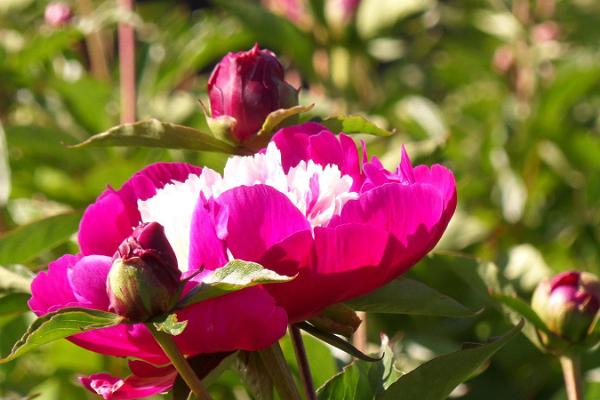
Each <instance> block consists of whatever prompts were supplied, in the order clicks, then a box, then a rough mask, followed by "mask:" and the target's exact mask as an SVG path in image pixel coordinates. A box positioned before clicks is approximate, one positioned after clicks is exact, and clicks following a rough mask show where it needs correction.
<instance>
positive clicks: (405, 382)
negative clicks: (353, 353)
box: [376, 321, 523, 400]
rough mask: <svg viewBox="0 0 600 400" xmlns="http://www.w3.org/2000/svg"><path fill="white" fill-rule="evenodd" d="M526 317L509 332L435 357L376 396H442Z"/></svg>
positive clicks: (387, 399) (437, 399) (431, 399)
mask: <svg viewBox="0 0 600 400" xmlns="http://www.w3.org/2000/svg"><path fill="white" fill-rule="evenodd" d="M522 327H523V321H521V322H520V323H519V324H518V325H517V326H515V327H514V328H513V329H511V330H510V331H509V332H508V333H507V334H506V335H504V336H502V337H500V338H497V339H495V340H491V341H489V342H487V343H484V344H480V345H477V346H474V347H469V348H468V349H465V350H460V351H456V352H454V353H450V354H446V355H443V356H440V357H436V358H434V359H433V360H431V361H428V362H426V363H425V364H423V365H421V366H419V367H418V368H416V369H414V370H413V371H411V372H409V373H407V374H405V375H403V376H402V377H401V378H400V379H398V380H397V381H396V382H394V383H393V384H392V385H390V387H389V388H388V389H387V390H386V391H385V392H384V393H382V394H381V395H379V396H377V397H376V398H377V400H412V399H414V400H443V399H446V398H448V395H450V393H451V392H452V391H453V390H454V388H455V387H456V386H458V385H459V384H460V383H462V382H464V381H466V380H467V379H469V377H470V376H471V375H472V374H473V373H474V372H475V371H476V370H477V369H479V367H480V366H481V365H482V364H483V363H485V362H486V361H487V360H488V359H489V358H490V357H492V356H493V355H494V354H495V353H496V352H497V351H498V350H500V349H501V348H502V347H503V346H504V345H505V344H506V343H508V342H509V341H510V340H511V339H512V338H514V337H515V336H516V335H517V333H519V332H520V331H521V328H522Z"/></svg>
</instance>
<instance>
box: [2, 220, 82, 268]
mask: <svg viewBox="0 0 600 400" xmlns="http://www.w3.org/2000/svg"><path fill="white" fill-rule="evenodd" d="M81 214H82V213H81V211H73V212H69V213H65V214H59V215H54V216H52V217H48V218H45V219H42V220H39V221H35V222H32V223H30V224H27V225H22V226H19V227H18V228H15V229H14V230H12V231H10V232H8V233H7V234H5V235H4V236H2V237H0V265H8V264H22V263H25V262H27V261H30V260H32V259H33V258H35V257H36V256H38V255H40V254H41V253H43V252H44V251H47V250H50V249H53V248H54V247H56V246H58V245H59V244H61V243H64V242H66V241H67V240H69V238H70V237H71V235H72V234H73V233H75V232H77V228H78V227H79V220H80V219H81Z"/></svg>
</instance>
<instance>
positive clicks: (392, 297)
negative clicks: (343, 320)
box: [347, 278, 476, 318]
mask: <svg viewBox="0 0 600 400" xmlns="http://www.w3.org/2000/svg"><path fill="white" fill-rule="evenodd" d="M347 304H348V305H349V306H350V307H351V308H353V309H354V310H356V311H367V312H374V313H381V314H409V315H430V316H439V317H458V318H465V317H472V316H474V315H475V314H476V313H474V312H473V311H471V310H469V309H468V308H466V307H465V306H463V305H462V304H460V303H459V302H457V301H456V300H454V299H452V298H451V297H448V296H446V295H444V294H442V293H439V292H438V291H436V290H434V289H432V288H430V287H429V286H427V285H425V284H423V283H421V282H418V281H415V280H412V279H408V278H398V279H394V280H393V281H391V282H390V283H388V284H387V285H385V286H383V287H382V288H379V289H377V290H375V291H373V292H371V293H369V294H367V295H365V296H362V297H359V298H357V299H353V300H351V301H349V302H348V303H347Z"/></svg>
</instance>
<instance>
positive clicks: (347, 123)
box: [321, 115, 394, 136]
mask: <svg viewBox="0 0 600 400" xmlns="http://www.w3.org/2000/svg"><path fill="white" fill-rule="evenodd" d="M321 123H322V124H323V125H325V126H326V127H327V128H328V129H329V130H331V131H333V132H335V133H339V132H344V133H348V134H350V133H367V134H369V135H375V136H392V135H393V134H394V132H390V131H388V130H385V129H383V128H380V127H378V126H377V125H376V124H374V123H373V122H371V121H369V120H368V119H366V118H365V117H363V116H361V115H339V116H336V117H329V118H325V119H324V120H322V121H321Z"/></svg>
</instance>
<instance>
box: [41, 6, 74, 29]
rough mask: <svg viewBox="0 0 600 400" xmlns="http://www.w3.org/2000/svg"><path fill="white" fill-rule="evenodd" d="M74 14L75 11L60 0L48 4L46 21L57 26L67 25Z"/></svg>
mask: <svg viewBox="0 0 600 400" xmlns="http://www.w3.org/2000/svg"><path fill="white" fill-rule="evenodd" d="M72 16H73V13H72V12H71V7H69V5H68V4H66V3H63V2H60V1H58V2H55V3H50V4H48V5H47V6H46V10H45V11H44V19H45V20H46V23H47V24H48V25H50V26H53V27H55V28H56V27H59V26H62V25H65V24H66V23H67V22H69V20H70V19H71V17H72Z"/></svg>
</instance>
